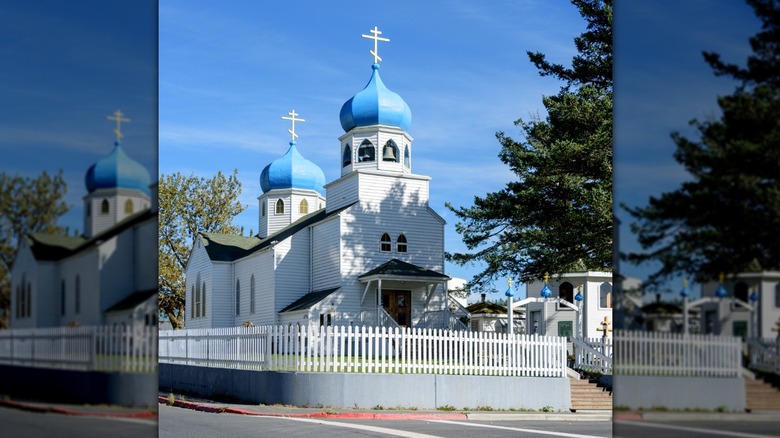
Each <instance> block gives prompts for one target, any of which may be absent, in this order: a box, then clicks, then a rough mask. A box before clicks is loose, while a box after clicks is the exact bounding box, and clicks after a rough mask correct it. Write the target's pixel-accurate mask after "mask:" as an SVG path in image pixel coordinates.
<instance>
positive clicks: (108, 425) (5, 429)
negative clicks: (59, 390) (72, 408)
mask: <svg viewBox="0 0 780 438" xmlns="http://www.w3.org/2000/svg"><path fill="white" fill-rule="evenodd" d="M0 436H2V437H8V438H11V437H24V438H52V437H56V438H66V437H67V438H69V437H80V438H98V437H100V438H105V437H110V438H147V437H148V438H154V437H156V436H157V421H156V420H154V419H139V418H110V417H107V418H106V417H87V416H74V415H63V414H53V413H39V412H28V411H23V410H19V409H9V408H3V407H0Z"/></svg>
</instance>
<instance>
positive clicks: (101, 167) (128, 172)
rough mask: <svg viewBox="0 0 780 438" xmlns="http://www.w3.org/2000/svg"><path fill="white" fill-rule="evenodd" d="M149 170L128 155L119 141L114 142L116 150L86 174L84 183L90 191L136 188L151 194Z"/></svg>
mask: <svg viewBox="0 0 780 438" xmlns="http://www.w3.org/2000/svg"><path fill="white" fill-rule="evenodd" d="M151 181H152V180H151V178H150V177H149V172H148V171H147V170H146V168H144V166H142V165H141V163H139V162H137V161H135V160H133V159H132V158H130V157H128V156H127V154H126V153H125V151H124V149H122V146H121V145H120V143H119V142H114V150H113V151H111V153H110V154H109V155H108V156H107V157H105V158H103V159H101V160H98V161H97V162H96V163H95V164H93V165H92V166H91V167H90V168H89V170H87V174H86V175H85V176H84V184H85V185H86V186H87V191H88V192H89V193H92V192H94V191H95V190H97V189H114V188H123V189H136V190H140V191H142V192H143V193H146V194H147V195H151V190H150V189H149V185H150V184H151Z"/></svg>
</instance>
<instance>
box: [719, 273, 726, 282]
mask: <svg viewBox="0 0 780 438" xmlns="http://www.w3.org/2000/svg"><path fill="white" fill-rule="evenodd" d="M725 278H726V274H724V273H722V272H721V273H720V274H718V282H719V283H723V280H724V279H725Z"/></svg>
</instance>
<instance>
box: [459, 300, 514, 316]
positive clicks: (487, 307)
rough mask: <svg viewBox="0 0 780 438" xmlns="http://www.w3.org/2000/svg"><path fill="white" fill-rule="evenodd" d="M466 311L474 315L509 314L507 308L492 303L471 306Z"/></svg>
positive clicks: (486, 302)
mask: <svg viewBox="0 0 780 438" xmlns="http://www.w3.org/2000/svg"><path fill="white" fill-rule="evenodd" d="M466 310H467V311H468V312H469V313H471V314H472V315H473V314H475V313H482V314H495V315H506V313H507V310H506V306H502V305H500V304H496V303H492V302H490V301H485V302H479V303H474V304H471V305H469V306H467V307H466Z"/></svg>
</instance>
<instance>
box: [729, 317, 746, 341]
mask: <svg viewBox="0 0 780 438" xmlns="http://www.w3.org/2000/svg"><path fill="white" fill-rule="evenodd" d="M732 330H733V331H732V333H731V334H732V336H736V337H738V338H742V341H743V342H744V341H745V339H746V338H747V331H748V326H747V321H734V323H733V325H732Z"/></svg>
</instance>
